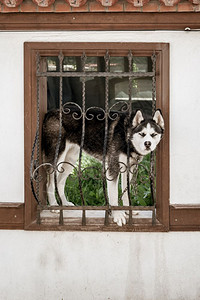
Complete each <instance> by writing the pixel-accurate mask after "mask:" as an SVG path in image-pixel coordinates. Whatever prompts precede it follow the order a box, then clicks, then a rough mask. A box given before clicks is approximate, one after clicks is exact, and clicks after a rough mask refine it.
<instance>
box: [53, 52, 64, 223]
mask: <svg viewBox="0 0 200 300" xmlns="http://www.w3.org/2000/svg"><path fill="white" fill-rule="evenodd" d="M58 58H59V66H60V72H62V65H63V59H64V56H63V53H62V52H60V54H59V56H58ZM62 85H63V78H62V75H60V81H59V134H58V141H57V144H56V151H55V157H54V170H55V171H54V184H55V192H56V196H57V199H58V204H59V205H60V206H62V199H61V197H60V195H59V191H58V185H57V163H58V156H59V150H60V144H61V138H62V102H63V101H62V97H63V95H62ZM59 224H60V225H63V211H62V210H60V217H59Z"/></svg>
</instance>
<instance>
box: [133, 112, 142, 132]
mask: <svg viewBox="0 0 200 300" xmlns="http://www.w3.org/2000/svg"><path fill="white" fill-rule="evenodd" d="M142 121H144V117H143V114H142V112H141V110H138V111H137V112H136V114H135V116H134V118H133V121H132V126H133V127H134V128H135V127H136V126H138V125H139V124H140V123H141V122H142Z"/></svg>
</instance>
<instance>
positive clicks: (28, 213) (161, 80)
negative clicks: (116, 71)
mask: <svg viewBox="0 0 200 300" xmlns="http://www.w3.org/2000/svg"><path fill="white" fill-rule="evenodd" d="M75 49H76V50H75ZM106 49H108V51H109V53H110V54H111V55H112V53H114V55H116V56H123V55H127V53H128V51H129V49H131V50H132V51H134V55H136V56H151V55H152V54H153V53H154V52H155V53H156V55H157V63H156V105H157V107H158V108H160V109H161V110H162V112H163V116H164V119H165V134H164V138H163V140H162V141H161V143H160V145H159V147H158V150H157V155H156V164H157V169H158V172H157V196H156V198H157V203H156V210H157V218H158V220H159V222H160V224H157V225H154V226H153V225H152V224H148V225H147V224H145V225H144V224H142V223H141V225H138V226H134V227H132V226H131V227H128V226H126V227H122V228H117V229H116V228H115V230H117V231H119V230H120V231H121V230H122V231H134V230H135V231H168V230H169V44H167V43H120V44H119V43H66V42H65V43H61V42H59V43H55V42H54V43H53V42H52V43H49V42H47V43H45V42H27V43H25V46H24V59H25V61H24V62H25V63H24V66H25V107H24V111H25V132H24V134H25V135H24V136H25V228H26V229H39V230H41V229H46V226H43V225H42V224H41V225H37V224H36V213H37V212H36V206H37V205H36V201H35V199H34V197H33V195H32V192H31V187H30V157H31V151H32V145H33V141H34V136H35V130H36V119H37V115H36V112H37V109H36V106H37V95H36V93H37V78H36V56H37V53H39V55H40V56H41V57H42V56H44V57H45V56H58V55H59V53H60V51H62V53H63V54H64V55H72V54H73V52H74V51H76V55H77V54H78V53H79V52H80V54H81V53H82V52H83V51H85V52H86V55H94V53H95V52H96V51H97V50H98V54H99V55H100V53H102V55H105V51H106ZM42 88H44V89H45V84H44V85H43V86H42ZM40 111H41V115H43V103H41V107H40ZM58 227H61V226H60V225H58V226H55V225H52V226H51V225H49V226H48V228H49V229H58ZM62 228H63V229H65V230H67V229H70V230H71V229H73V230H80V226H77V227H76V226H74V227H72V226H67V225H66V226H63V227H62ZM88 228H89V229H88ZM98 229H100V230H102V228H100V227H99V228H97V229H96V228H95V227H94V228H93V227H91V226H90V227H87V226H85V227H81V230H98ZM103 230H108V231H109V230H113V229H112V228H111V227H109V226H108V227H106V226H104V227H103Z"/></svg>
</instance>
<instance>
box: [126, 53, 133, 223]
mask: <svg viewBox="0 0 200 300" xmlns="http://www.w3.org/2000/svg"><path fill="white" fill-rule="evenodd" d="M128 65H129V73H131V72H132V68H133V55H132V52H131V51H129V54H128ZM132 82H133V79H132V77H131V76H129V93H128V94H129V116H128V122H130V117H131V113H132ZM129 125H130V124H129ZM128 128H131V127H130V126H128ZM128 130H129V129H128ZM127 194H128V199H129V205H130V206H131V204H132V203H131V195H130V132H129V131H128V132H127ZM132 215H133V214H132V210H131V209H130V210H129V221H128V223H129V225H132V223H133V217H132Z"/></svg>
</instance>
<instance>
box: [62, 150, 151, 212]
mask: <svg viewBox="0 0 200 300" xmlns="http://www.w3.org/2000/svg"><path fill="white" fill-rule="evenodd" d="M78 172H79V167H78V164H76V166H75V168H74V170H73V172H72V173H71V174H70V176H69V177H68V178H67V180H66V185H65V195H66V197H67V199H68V200H69V201H70V202H73V203H74V204H75V205H82V200H81V194H80V185H81V189H82V194H83V197H84V201H85V205H94V206H101V205H104V204H105V197H104V190H103V181H102V164H101V163H100V162H99V161H97V160H96V159H94V158H91V157H90V156H88V155H86V154H83V155H82V160H81V172H82V173H81V178H80V180H79V178H78ZM149 173H150V155H148V156H146V157H145V158H144V159H143V161H142V163H141V165H140V166H138V171H137V172H136V174H135V175H134V176H133V178H134V180H133V184H132V185H131V189H130V195H131V200H132V205H142V206H149V205H152V197H151V188H150V179H149ZM118 191H119V202H120V203H121V201H120V198H121V195H122V189H121V183H120V181H119V187H118Z"/></svg>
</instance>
